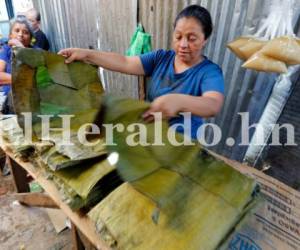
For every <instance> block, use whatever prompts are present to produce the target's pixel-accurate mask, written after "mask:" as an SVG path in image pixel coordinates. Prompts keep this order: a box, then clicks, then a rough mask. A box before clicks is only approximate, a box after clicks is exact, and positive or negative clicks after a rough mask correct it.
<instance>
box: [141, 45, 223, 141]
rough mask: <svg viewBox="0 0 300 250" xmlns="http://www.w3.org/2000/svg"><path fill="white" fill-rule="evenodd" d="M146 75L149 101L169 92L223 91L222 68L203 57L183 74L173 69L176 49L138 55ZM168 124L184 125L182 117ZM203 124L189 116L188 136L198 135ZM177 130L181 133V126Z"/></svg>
mask: <svg viewBox="0 0 300 250" xmlns="http://www.w3.org/2000/svg"><path fill="white" fill-rule="evenodd" d="M140 58H141V62H142V65H143V67H144V71H145V74H146V76H151V83H150V85H149V86H148V87H147V94H146V99H147V101H150V102H152V101H153V100H154V99H155V98H157V97H159V96H162V95H165V94H171V93H177V94H186V95H192V96H201V95H202V94H203V93H205V92H207V91H217V92H220V93H222V94H223V93H224V78H223V74H222V70H221V68H220V67H219V66H218V65H217V64H215V63H213V62H211V61H210V60H208V59H207V58H206V57H204V60H203V61H202V62H200V63H198V64H196V65H194V66H192V67H191V68H189V69H187V70H185V71H184V72H182V73H179V74H176V73H175V72H174V60H175V52H174V51H173V50H168V51H166V50H162V49H161V50H157V51H153V52H150V53H146V54H143V55H141V56H140ZM169 123H170V125H173V124H183V116H178V117H174V118H171V119H170V121H169ZM202 124H203V121H202V118H201V117H199V116H195V115H192V121H191V135H189V136H191V137H192V138H194V139H196V138H197V130H198V128H199V127H200V126H201V125H202ZM177 132H180V133H183V132H184V130H183V128H182V127H181V126H179V127H178V128H177Z"/></svg>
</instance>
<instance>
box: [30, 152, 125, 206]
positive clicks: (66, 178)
mask: <svg viewBox="0 0 300 250" xmlns="http://www.w3.org/2000/svg"><path fill="white" fill-rule="evenodd" d="M31 161H32V162H33V163H34V164H35V166H36V167H38V168H40V169H41V170H43V171H42V173H43V175H44V176H45V177H46V178H47V179H49V180H52V181H53V183H54V184H55V186H56V187H57V189H58V190H59V192H60V195H61V198H62V200H63V201H64V202H66V203H67V204H68V205H69V206H70V208H71V209H73V210H79V209H81V210H82V209H88V208H90V207H92V206H94V205H96V204H97V203H99V201H101V200H102V199H103V198H104V197H106V196H107V195H108V194H109V193H110V192H111V191H112V190H114V189H115V188H116V187H118V186H119V185H120V184H121V183H122V180H121V179H120V177H119V176H118V174H117V172H116V170H115V167H114V166H112V165H110V164H109V163H108V161H107V160H106V159H105V157H104V158H102V159H97V160H91V161H85V162H84V163H82V164H80V165H77V166H74V167H72V168H67V169H61V170H58V171H53V170H51V169H50V168H49V166H48V165H46V164H45V163H44V162H43V161H42V160H41V159H40V158H32V159H31Z"/></svg>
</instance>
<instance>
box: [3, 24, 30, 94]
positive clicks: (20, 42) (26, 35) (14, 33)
mask: <svg viewBox="0 0 300 250" xmlns="http://www.w3.org/2000/svg"><path fill="white" fill-rule="evenodd" d="M33 37H34V36H33V31H32V29H31V26H30V24H29V23H28V21H27V20H26V19H25V18H17V19H16V20H14V21H12V23H11V25H10V31H9V40H8V42H7V43H5V44H4V45H3V46H2V47H1V49H0V86H1V88H2V91H4V92H5V93H6V94H8V92H9V91H10V87H11V83H12V77H11V63H12V47H25V48H32V47H34V46H32V45H31V40H32V38H33Z"/></svg>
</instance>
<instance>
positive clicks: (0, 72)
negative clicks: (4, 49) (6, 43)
mask: <svg viewBox="0 0 300 250" xmlns="http://www.w3.org/2000/svg"><path fill="white" fill-rule="evenodd" d="M5 68H6V62H5V61H3V60H0V85H2V84H11V74H9V73H6V72H5Z"/></svg>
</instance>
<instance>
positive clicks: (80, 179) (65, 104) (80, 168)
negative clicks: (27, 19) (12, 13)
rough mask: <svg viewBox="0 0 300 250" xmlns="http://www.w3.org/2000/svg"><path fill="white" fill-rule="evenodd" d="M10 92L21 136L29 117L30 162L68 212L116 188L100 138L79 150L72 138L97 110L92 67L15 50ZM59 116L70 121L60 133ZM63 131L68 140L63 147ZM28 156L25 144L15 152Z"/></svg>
mask: <svg viewBox="0 0 300 250" xmlns="http://www.w3.org/2000/svg"><path fill="white" fill-rule="evenodd" d="M12 90H13V104H14V108H15V111H16V114H17V115H18V121H19V124H20V126H21V127H22V128H23V129H24V130H25V131H26V132H28V127H26V126H28V125H29V124H28V123H29V122H28V120H26V119H25V117H27V118H28V117H29V116H28V113H30V116H31V118H32V140H33V142H32V144H30V152H31V153H32V147H33V148H34V153H33V154H31V155H30V158H31V161H32V162H34V164H35V166H37V167H40V168H41V171H43V173H44V175H45V176H46V177H47V178H49V179H51V180H53V182H54V183H55V185H56V186H57V188H58V189H59V190H60V193H61V195H62V198H63V200H64V201H65V202H66V203H67V204H69V205H70V207H71V208H72V209H74V210H78V209H81V208H86V207H89V206H92V205H95V204H96V203H97V202H99V201H100V200H101V199H102V197H104V196H106V194H107V193H109V192H110V191H111V190H113V189H114V188H115V187H117V186H118V185H119V184H120V183H121V180H120V178H119V176H118V174H117V172H116V170H115V167H114V166H111V165H110V164H109V163H108V161H107V159H106V158H107V151H106V149H105V147H104V145H103V142H102V141H101V138H97V137H94V138H93V139H91V140H90V141H89V143H93V142H94V141H95V142H98V143H93V144H94V146H84V145H83V144H81V143H80V141H79V139H78V136H77V131H78V129H79V128H80V127H81V126H82V125H83V124H87V123H91V122H92V121H93V120H94V119H95V115H96V114H97V112H98V109H99V107H100V106H101V96H102V93H103V89H102V85H101V82H100V80H99V77H98V73H97V67H94V66H92V65H89V64H85V63H81V62H74V63H71V64H65V63H64V58H63V57H62V56H59V55H56V54H53V53H49V52H46V51H42V50H34V49H16V50H15V51H14V59H13V86H12ZM24 113H27V114H26V115H24ZM40 115H43V116H44V118H43V119H41V117H40ZM60 115H69V116H70V124H69V125H70V127H69V128H66V129H64V130H62V129H61V128H62V127H63V126H64V124H63V122H62V119H61V117H60ZM47 117H49V118H47ZM47 119H50V125H49V127H50V128H51V130H50V133H49V134H47V136H46V137H44V134H43V133H44V132H43V129H42V128H43V126H45V123H46V122H47ZM30 122H31V120H30ZM59 128H60V130H59ZM18 131H19V130H18ZM21 131H22V130H21ZM66 131H69V137H68V138H70V140H69V141H68V143H67V144H66V143H65V142H64V133H65V132H66ZM14 136H18V135H17V134H14ZM10 139H12V138H10ZM25 144H26V143H25ZM19 148H20V147H19ZM28 151H29V148H28V144H27V147H22V148H20V150H19V151H18V152H20V153H21V154H22V155H23V156H28V155H29V153H28Z"/></svg>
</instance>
